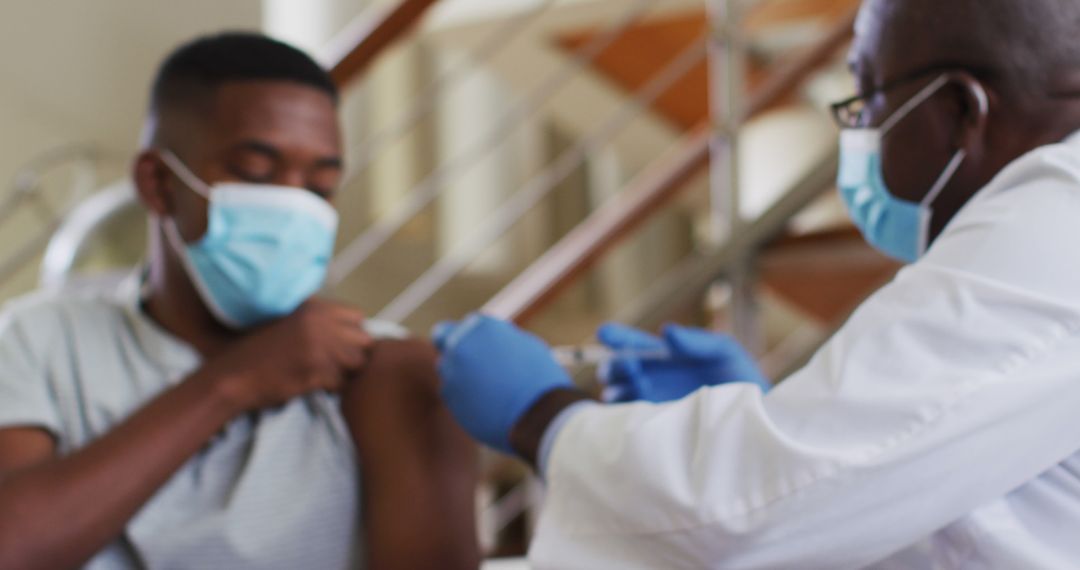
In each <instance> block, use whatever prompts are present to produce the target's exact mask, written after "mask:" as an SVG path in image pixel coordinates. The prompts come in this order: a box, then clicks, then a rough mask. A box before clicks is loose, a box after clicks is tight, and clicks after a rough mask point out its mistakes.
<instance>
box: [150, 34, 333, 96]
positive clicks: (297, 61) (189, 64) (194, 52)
mask: <svg viewBox="0 0 1080 570" xmlns="http://www.w3.org/2000/svg"><path fill="white" fill-rule="evenodd" d="M237 81H289V82H293V83H298V84H301V85H305V86H308V87H311V88H314V89H317V90H319V91H322V92H323V93H326V94H327V95H329V96H330V97H331V98H332V99H333V100H334V103H335V104H336V103H337V101H338V89H337V86H336V85H335V84H334V81H333V79H331V78H330V74H329V73H327V71H326V70H325V69H323V68H322V66H320V65H319V64H318V63H316V62H315V60H314V59H312V58H311V56H309V55H307V54H305V53H304V52H302V51H300V50H298V49H296V48H295V47H293V46H290V45H288V44H286V43H283V42H280V41H277V40H275V39H272V38H269V37H267V36H265V35H262V34H259V33H253V32H224V33H219V34H214V35H209V36H203V37H199V38H196V39H194V40H192V41H190V42H188V43H185V44H183V45H181V46H180V47H178V48H176V49H175V50H174V51H173V52H172V53H171V54H170V55H169V56H168V57H167V58H166V59H165V62H164V63H162V65H161V67H160V68H159V69H158V73H157V77H156V78H155V79H154V84H153V89H152V91H151V100H150V110H151V112H160V111H162V110H163V109H165V108H167V107H170V106H174V105H190V104H197V103H198V102H200V101H201V100H203V99H205V98H206V97H207V96H208V95H213V93H214V92H215V91H216V90H217V89H218V88H219V87H221V86H222V85H224V84H226V83H232V82H237Z"/></svg>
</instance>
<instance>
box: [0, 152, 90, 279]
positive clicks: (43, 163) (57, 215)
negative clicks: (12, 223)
mask: <svg viewBox="0 0 1080 570" xmlns="http://www.w3.org/2000/svg"><path fill="white" fill-rule="evenodd" d="M102 157H103V155H102V153H101V152H100V151H99V150H98V149H97V148H96V147H94V146H92V145H86V144H73V145H65V146H62V147H59V148H56V149H53V150H50V151H47V152H45V153H43V154H41V155H39V156H38V157H37V158H34V159H33V160H31V161H30V162H29V163H27V164H26V165H24V166H23V167H22V168H21V169H19V171H18V172H17V173H16V175H15V179H14V184H13V190H12V192H11V193H9V194H8V195H7V196H5V197H4V199H3V202H2V203H0V225H2V224H6V223H7V222H8V221H9V220H10V219H11V217H12V216H14V215H15V213H16V212H18V211H19V207H20V206H21V205H23V204H30V205H32V206H33V207H34V208H35V209H37V211H38V214H39V216H40V217H41V219H42V221H43V222H44V223H43V224H42V225H41V226H40V227H39V228H38V229H37V230H36V231H35V232H34V233H33V234H32V235H31V236H30V238H29V239H28V240H26V241H25V242H24V243H22V244H21V245H20V246H19V248H18V249H17V250H16V251H15V252H14V253H12V254H10V255H9V256H7V257H6V258H5V259H4V260H3V261H0V285H2V284H6V283H7V282H8V280H10V279H12V278H13V277H14V276H15V275H17V274H18V273H19V271H21V270H22V269H23V268H24V267H25V266H26V265H27V264H28V263H30V262H32V261H33V260H34V259H35V258H36V257H37V255H38V253H39V252H40V251H41V249H42V248H44V247H45V245H46V244H47V243H48V242H49V239H50V237H51V236H52V234H53V232H54V231H56V230H57V229H58V228H59V227H60V226H61V224H62V223H63V222H64V220H65V219H66V218H67V217H68V215H69V214H70V213H71V212H72V211H73V210H74V209H75V208H76V207H77V204H78V202H79V201H80V200H81V199H82V198H83V197H84V196H86V195H89V194H90V193H91V192H93V190H94V188H95V186H96V184H97V169H98V166H99V163H100V161H101V159H102ZM69 165H75V166H76V168H77V170H76V171H75V175H76V176H75V181H74V183H73V184H72V185H71V187H70V190H69V191H70V195H69V196H68V197H67V199H66V200H64V202H65V204H66V205H65V207H64V208H63V209H62V210H61V211H60V212H56V211H54V210H53V209H52V208H51V207H50V206H49V204H48V203H47V201H46V200H45V197H44V196H43V193H44V192H45V191H46V190H45V186H44V184H43V182H42V179H43V178H44V176H45V175H46V174H47V173H48V172H49V171H51V170H54V169H56V168H60V167H65V166H69Z"/></svg>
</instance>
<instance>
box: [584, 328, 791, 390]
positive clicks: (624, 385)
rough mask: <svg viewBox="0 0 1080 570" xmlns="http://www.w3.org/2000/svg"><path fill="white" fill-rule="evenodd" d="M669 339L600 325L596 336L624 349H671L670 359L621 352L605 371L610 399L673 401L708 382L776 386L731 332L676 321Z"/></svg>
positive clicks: (666, 334) (668, 330) (668, 331)
mask: <svg viewBox="0 0 1080 570" xmlns="http://www.w3.org/2000/svg"><path fill="white" fill-rule="evenodd" d="M663 336H664V338H663V339H660V338H657V337H655V336H653V335H650V334H648V333H646V332H642V331H640V330H637V329H634V328H630V327H627V326H624V325H620V324H614V323H612V324H607V325H604V326H602V327H600V330H598V331H597V333H596V338H597V339H599V340H600V342H601V343H603V344H604V345H606V346H607V347H608V348H611V349H612V350H614V351H616V352H618V351H627V350H637V351H644V352H656V351H667V352H668V353H669V354H670V356H671V358H670V359H651V358H648V357H645V358H642V357H637V356H617V357H616V358H614V359H612V360H611V362H609V363H608V364H607V365H606V366H604V367H601V369H600V371H599V373H598V374H599V376H600V380H601V381H602V382H603V383H604V384H605V385H606V387H607V388H606V390H605V393H604V399H605V400H607V401H609V402H633V401H638V400H645V401H649V402H670V401H674V400H681V399H683V398H685V397H686V396H689V395H690V394H692V393H694V392H696V391H698V390H699V389H701V388H703V387H705V386H717V385H720V384H727V383H729V382H750V383H753V384H756V385H758V386H760V387H761V388H762V390H764V391H766V392H767V391H768V390H769V388H771V385H770V384H769V382H768V380H767V379H766V378H765V376H764V375H763V374H762V373H761V370H760V369H758V367H757V364H756V363H755V362H754V359H753V358H752V357H751V356H750V354H749V353H747V352H746V349H744V348H743V347H742V346H741V345H740V344H739V343H738V342H737V341H736V340H735V339H733V338H731V337H730V336H728V335H724V334H718V333H713V332H710V331H705V330H700V329H691V328H686V327H680V326H675V325H671V326H668V327H665V329H664V332H663Z"/></svg>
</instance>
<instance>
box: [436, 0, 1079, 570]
mask: <svg viewBox="0 0 1080 570" xmlns="http://www.w3.org/2000/svg"><path fill="white" fill-rule="evenodd" d="M851 66H852V70H853V71H854V73H855V75H856V76H857V78H858V87H859V96H858V97H856V98H853V99H851V100H849V101H845V102H843V103H842V104H838V105H837V109H836V110H837V115H838V118H840V119H841V120H842V121H843V123H844V124H843V126H844V127H845V129H844V131H843V133H842V134H841V150H842V156H841V168H840V176H839V187H840V192H841V194H842V195H843V197H844V199H845V201H846V202H847V204H848V206H849V210H850V213H851V216H852V218H853V219H854V221H855V223H856V224H857V225H858V226H859V228H860V229H861V230H862V232H863V234H864V236H865V237H866V239H867V240H868V241H869V242H870V243H872V244H873V245H875V246H876V247H878V248H879V249H881V250H882V251H884V252H885V253H887V254H890V255H892V256H894V257H896V258H898V259H901V260H904V261H906V262H910V263H911V265H910V266H909V267H907V268H906V269H905V270H904V271H902V272H901V273H900V274H899V276H898V277H897V278H896V279H895V281H893V282H892V283H891V284H889V285H888V286H886V287H885V288H883V289H882V290H881V291H880V292H878V293H877V294H876V295H874V296H873V297H872V298H871V299H869V300H868V301H867V302H866V303H865V304H864V305H863V306H862V307H861V308H860V309H859V310H858V311H857V312H856V313H855V314H854V315H853V316H852V318H851V319H850V321H849V322H848V323H847V324H846V325H845V326H844V327H843V328H842V329H841V330H840V331H839V332H838V333H837V335H836V336H835V337H834V338H833V339H832V340H831V341H830V342H829V343H828V344H827V345H826V346H825V347H824V348H823V349H822V350H821V351H820V352H819V353H818V354H817V355H816V356H815V358H814V359H813V360H812V361H811V362H810V364H809V365H808V366H807V367H806V368H805V369H803V370H801V371H800V372H798V373H796V374H794V375H793V376H792V377H790V378H787V379H786V380H785V381H784V382H783V383H782V384H781V385H780V386H779V387H777V388H776V389H775V390H773V391H771V392H769V393H768V394H767V395H766V394H765V393H764V391H763V390H762V389H760V387H759V386H757V385H755V384H753V383H746V382H742V383H727V384H724V383H725V382H728V381H732V380H754V379H756V377H757V373H756V372H755V371H754V369H753V368H752V365H751V363H750V362H749V361H748V359H747V358H746V356H745V354H744V353H743V352H742V351H741V350H739V349H738V347H737V346H735V345H734V344H733V343H732V342H731V341H730V340H726V339H724V338H722V337H716V336H710V335H708V334H707V333H704V332H696V331H691V330H687V329H680V328H670V329H668V330H667V331H665V335H664V338H663V339H654V338H651V337H648V336H647V335H645V334H644V333H638V332H635V331H631V330H628V329H625V328H622V327H618V326H609V327H605V328H604V329H602V330H601V333H600V335H599V336H600V339H601V341H605V342H607V343H608V344H609V345H612V346H613V347H614V348H624V347H645V348H649V347H656V346H663V347H666V348H667V349H668V350H669V351H670V352H671V353H672V358H671V359H669V360H667V361H657V360H648V359H634V358H621V359H619V360H617V361H616V362H615V363H613V365H612V366H611V369H610V371H609V372H608V380H609V381H610V382H612V383H613V384H614V386H615V387H616V388H617V389H618V390H620V391H621V394H620V395H621V396H622V399H639V400H653V401H651V402H650V401H639V402H633V403H624V404H618V405H603V404H598V403H594V402H591V401H589V400H588V399H587V398H586V397H585V395H584V394H582V393H580V392H578V391H576V390H574V389H572V388H571V387H570V382H569V379H568V378H567V375H566V373H565V372H564V371H563V370H562V369H560V367H559V366H557V365H556V364H555V363H554V362H553V361H552V358H551V356H550V352H549V350H548V348H547V347H546V346H545V345H544V344H543V343H541V342H540V341H539V340H538V339H536V338H535V337H532V336H530V335H528V334H526V333H523V332H521V331H518V330H516V329H515V328H513V327H512V326H510V325H508V324H506V323H503V322H500V321H497V320H494V319H490V318H486V317H481V316H472V317H470V318H468V319H466V320H465V321H463V322H462V323H456V324H451V325H449V326H446V327H443V329H441V331H440V334H439V335H438V339H437V341H438V342H439V343H440V346H441V349H442V351H443V358H442V361H441V372H442V375H443V379H444V380H443V382H444V385H443V394H444V398H445V400H446V401H447V403H448V404H449V406H450V408H451V409H452V411H453V412H454V414H455V416H456V417H457V419H458V421H459V422H461V423H462V425H463V426H464V427H465V428H466V429H467V430H468V431H469V432H470V433H472V434H473V436H474V437H476V438H478V439H480V440H481V441H483V442H485V443H487V444H488V445H491V446H493V447H496V448H498V449H502V450H504V451H511V452H514V453H517V454H519V455H520V456H522V457H524V458H526V459H527V460H530V461H534V462H537V461H538V462H539V468H540V469H541V471H542V474H543V476H544V477H545V479H546V481H547V484H548V494H547V500H546V505H545V508H544V510H543V514H542V517H541V520H540V523H539V528H538V530H537V536H536V540H535V542H534V544H533V546H532V550H531V558H532V561H533V563H534V565H535V567H536V568H559V569H571V568H589V569H631V568H649V569H676V568H738V569H742V568H798V569H812V568H823V569H824V568H828V569H843V568H863V567H874V568H965V569H983V568H1000V569H1035V568H1077V567H1080V455H1078V451H1080V247H1078V244H1080V135H1078V134H1075V132H1076V131H1078V130H1080V3H1078V2H1076V1H1075V0H948V1H947V2H942V1H941V0H867V1H866V2H865V3H864V5H863V7H862V10H861V13H860V15H859V18H858V21H857V24H856V40H855V43H854V46H853V48H852V51H851ZM719 384H724V385H719ZM702 387H704V389H698V390H696V391H694V390H695V389H696V388H702ZM680 391H682V393H680ZM690 392H692V394H689V395H686V394H688V393H690ZM684 395H686V397H684V398H681V399H679V400H677V401H671V402H668V403H658V402H659V401H663V400H666V399H675V398H679V397H680V396H684Z"/></svg>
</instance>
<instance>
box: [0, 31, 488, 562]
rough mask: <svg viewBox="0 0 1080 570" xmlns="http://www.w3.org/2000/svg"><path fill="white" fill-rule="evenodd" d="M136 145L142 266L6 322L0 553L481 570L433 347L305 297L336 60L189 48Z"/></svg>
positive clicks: (333, 117)
mask: <svg viewBox="0 0 1080 570" xmlns="http://www.w3.org/2000/svg"><path fill="white" fill-rule="evenodd" d="M143 144H144V148H143V150H142V152H141V153H140V154H139V155H138V157H137V159H136V160H135V164H134V169H133V178H134V183H135V186H136V187H137V189H138V194H139V197H140V199H141V201H142V203H143V204H144V205H145V207H146V208H147V210H148V212H149V216H150V243H149V251H148V263H147V266H146V269H145V271H144V272H143V273H142V275H141V279H140V280H136V281H137V282H135V283H133V284H132V285H133V286H132V287H130V288H127V289H123V290H121V291H118V292H116V294H110V295H108V296H100V295H99V296H93V297H85V296H84V297H81V298H75V297H73V296H71V295H65V296H59V295H53V296H48V295H43V294H39V295H35V296H31V297H28V298H25V299H21V300H19V301H17V302H15V303H13V304H11V305H10V306H9V307H8V309H6V310H5V311H4V314H3V316H2V318H0V568H4V569H7V568H19V569H32V568H48V569H56V568H73V567H85V568H91V569H105V568H110V569H111V568H223V569H224V568H228V569H231V570H232V569H245V568H251V569H259V570H264V569H273V568H281V569H290V570H292V569H296V568H317V569H320V570H322V569H334V568H352V567H357V566H364V565H366V566H368V567H371V568H394V569H398V568H402V569H407V568H440V569H443V568H467V567H473V568H475V567H476V565H477V564H478V561H477V547H476V542H475V533H474V526H473V525H474V523H473V489H474V487H473V485H474V478H475V474H474V469H475V463H474V454H473V451H472V448H471V446H470V444H469V443H468V442H467V440H466V439H465V438H464V436H463V435H462V434H461V432H459V431H458V430H457V429H456V428H455V427H454V425H453V422H452V420H451V419H450V418H449V415H448V414H447V413H446V412H445V411H444V409H443V408H442V405H441V403H440V401H439V399H438V396H437V385H438V380H437V377H436V375H435V371H434V354H433V352H432V350H431V349H430V348H429V347H428V346H427V345H426V344H425V343H421V342H410V341H398V342H384V341H380V342H375V341H373V340H372V339H370V338H369V337H368V335H367V334H366V333H365V332H363V327H362V324H363V315H362V314H361V313H360V312H359V311H358V310H356V309H353V308H351V307H347V306H344V305H340V304H335V303H330V302H326V301H321V300H315V299H312V298H311V297H312V295H313V294H314V293H315V292H316V291H317V290H318V289H319V288H320V287H321V285H322V282H323V278H324V275H325V271H326V265H327V262H328V259H329V256H330V254H331V253H332V249H333V243H334V237H335V233H336V228H337V214H336V211H335V210H334V208H333V207H332V206H331V204H332V202H333V198H334V192H335V189H336V187H337V186H338V184H339V182H340V179H341V175H342V172H341V171H342V159H341V135H340V131H339V125H338V116H337V92H336V89H335V87H334V84H333V83H332V82H331V81H330V79H329V77H328V75H327V74H326V73H325V72H324V71H323V70H322V69H321V68H320V67H319V66H318V65H316V64H315V62H313V61H312V60H311V59H310V58H308V57H307V56H305V55H304V54H302V53H300V52H298V51H296V50H295V49H293V48H291V47H288V46H286V45H284V44H281V43H278V42H275V41H272V40H269V39H267V38H264V37H262V36H258V35H251V34H225V35H220V36H214V37H207V38H203V39H199V40H197V41H194V42H193V43H190V44H188V45H186V46H183V47H182V48H180V49H179V50H178V51H176V52H175V53H173V54H172V56H171V57H169V59H168V60H167V61H166V62H165V64H164V65H163V66H162V68H161V70H160V71H159V74H158V77H157V79H156V82H155V84H154V89H153V94H152V101H151V106H150V112H149V117H148V121H147V128H146V132H145V140H144V143H143ZM388 376H392V377H393V378H390V380H392V381H387V378H386V377H388ZM339 394H340V396H339ZM358 458H359V459H360V460H362V461H363V476H360V469H359V468H358V463H357V461H358Z"/></svg>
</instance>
